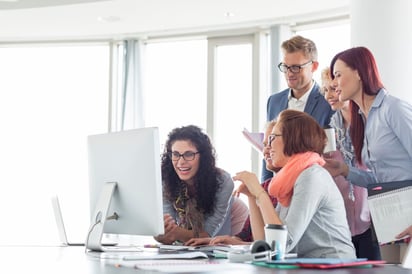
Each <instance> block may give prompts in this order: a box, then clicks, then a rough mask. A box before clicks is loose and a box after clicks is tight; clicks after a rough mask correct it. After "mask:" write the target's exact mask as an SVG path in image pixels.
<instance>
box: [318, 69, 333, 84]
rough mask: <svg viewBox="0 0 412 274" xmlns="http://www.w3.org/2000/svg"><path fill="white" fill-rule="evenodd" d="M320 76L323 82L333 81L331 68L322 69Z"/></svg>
mask: <svg viewBox="0 0 412 274" xmlns="http://www.w3.org/2000/svg"><path fill="white" fill-rule="evenodd" d="M320 78H321V80H322V84H323V83H324V82H326V81H332V75H331V74H330V68H329V67H326V68H324V69H322V71H321V73H320Z"/></svg>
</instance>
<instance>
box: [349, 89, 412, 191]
mask: <svg viewBox="0 0 412 274" xmlns="http://www.w3.org/2000/svg"><path fill="white" fill-rule="evenodd" d="M360 114H361V115H362V116H363V117H364V119H365V116H364V114H363V113H360ZM362 161H363V162H364V164H365V165H366V166H367V167H368V168H369V169H370V171H364V170H359V169H357V168H354V167H351V166H349V174H348V176H347V178H348V179H349V180H350V181H351V182H352V183H354V184H357V185H360V186H364V187H366V186H367V185H368V184H370V183H385V182H393V181H403V180H411V179H412V105H410V104H408V103H407V102H405V101H402V100H400V99H399V98H396V97H394V96H391V95H389V94H388V92H387V91H386V90H384V89H381V90H380V91H379V93H378V94H377V96H376V98H375V100H374V101H373V104H372V106H371V109H370V111H369V115H368V118H367V119H366V123H365V138H364V141H363V149H362Z"/></svg>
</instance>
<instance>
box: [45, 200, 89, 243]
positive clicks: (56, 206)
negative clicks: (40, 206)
mask: <svg viewBox="0 0 412 274" xmlns="http://www.w3.org/2000/svg"><path fill="white" fill-rule="evenodd" d="M51 202H52V207H53V213H54V218H55V219H56V225H57V231H58V233H59V238H60V242H61V243H62V244H63V245H67V246H84V242H69V241H68V239H67V234H66V229H65V227H64V221H63V215H62V212H61V209H60V202H59V198H58V197H57V196H53V197H52V198H51Z"/></svg>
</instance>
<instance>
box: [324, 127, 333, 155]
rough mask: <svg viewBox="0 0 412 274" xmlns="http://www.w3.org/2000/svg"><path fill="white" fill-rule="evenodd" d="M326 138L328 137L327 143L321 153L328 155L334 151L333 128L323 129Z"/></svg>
mask: <svg viewBox="0 0 412 274" xmlns="http://www.w3.org/2000/svg"><path fill="white" fill-rule="evenodd" d="M324 130H325V133H326V137H328V142H327V143H326V146H325V149H324V150H323V153H328V152H332V151H336V135H335V129H334V128H325V129H324Z"/></svg>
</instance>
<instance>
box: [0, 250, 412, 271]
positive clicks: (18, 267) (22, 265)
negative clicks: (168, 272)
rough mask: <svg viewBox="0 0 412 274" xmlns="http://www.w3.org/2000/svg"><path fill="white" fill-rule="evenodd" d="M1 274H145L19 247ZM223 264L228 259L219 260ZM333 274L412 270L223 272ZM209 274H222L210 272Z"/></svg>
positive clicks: (68, 253) (5, 254)
mask: <svg viewBox="0 0 412 274" xmlns="http://www.w3.org/2000/svg"><path fill="white" fill-rule="evenodd" d="M0 256H1V257H0V258H1V259H0V261H1V264H2V265H1V267H0V273H4V274H6V273H7V274H9V273H10V274H17V273H18V274H23V273H36V274H37V273H56V274H65V273H70V274H122V273H142V272H144V271H141V270H137V269H134V268H130V267H124V266H123V267H116V266H114V264H115V262H116V260H113V259H111V260H110V259H104V260H101V259H99V258H96V257H93V256H90V255H86V254H85V253H84V247H19V246H0ZM220 262H221V263H224V262H225V260H220ZM320 271H321V272H324V273H333V274H387V273H391V274H412V269H404V268H401V267H399V266H391V265H388V266H382V267H374V268H364V269H362V268H346V269H345V268H342V269H334V270H309V269H290V270H285V269H283V270H282V269H271V268H265V267H258V266H252V265H251V266H248V267H247V268H246V269H245V268H244V267H243V266H239V269H237V270H236V269H231V270H225V271H224V273H233V274H242V273H247V274H249V273H281V274H291V273H305V274H318V273H319V272H320ZM209 273H222V271H210V272H209Z"/></svg>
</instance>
